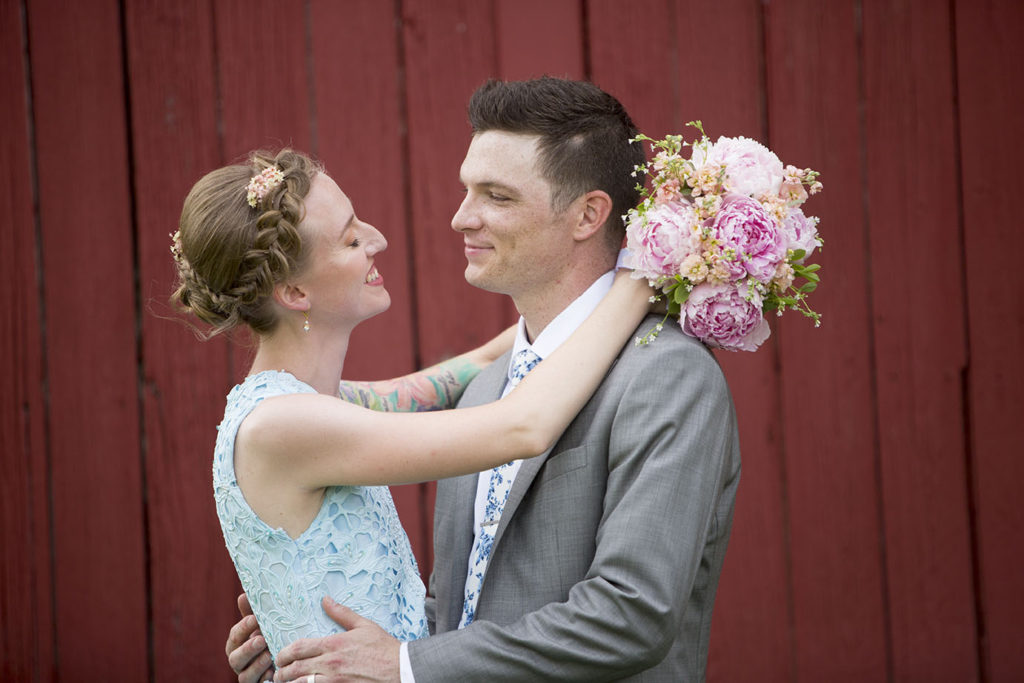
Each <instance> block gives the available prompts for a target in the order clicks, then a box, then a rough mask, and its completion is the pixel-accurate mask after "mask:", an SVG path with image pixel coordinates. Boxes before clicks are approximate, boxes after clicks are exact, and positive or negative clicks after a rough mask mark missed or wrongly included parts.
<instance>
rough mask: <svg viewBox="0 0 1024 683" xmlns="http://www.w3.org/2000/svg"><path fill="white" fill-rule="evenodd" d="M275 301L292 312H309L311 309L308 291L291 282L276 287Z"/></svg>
mask: <svg viewBox="0 0 1024 683" xmlns="http://www.w3.org/2000/svg"><path fill="white" fill-rule="evenodd" d="M274 301H276V302H277V303H278V304H279V305H281V306H283V307H284V308H287V309H288V310H291V311H308V310H309V307H310V302H309V295H308V294H307V293H306V290H304V289H303V288H302V287H301V286H299V285H296V284H294V283H291V282H282V283H279V284H277V285H275V286H274Z"/></svg>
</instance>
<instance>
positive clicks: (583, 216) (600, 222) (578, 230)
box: [572, 190, 612, 241]
mask: <svg viewBox="0 0 1024 683" xmlns="http://www.w3.org/2000/svg"><path fill="white" fill-rule="evenodd" d="M576 202H578V209H577V211H578V212H577V214H576V215H577V221H576V225H575V227H574V228H573V231H572V236H573V239H576V240H578V241H583V240H587V239H590V238H591V237H593V236H594V235H595V234H597V233H598V232H600V230H601V228H602V227H603V226H604V224H605V221H607V220H608V215H609V214H610V213H611V212H612V198H611V197H610V196H608V193H607V192H605V191H604V190H591V191H590V192H587V193H586V194H585V195H583V196H582V197H580V198H578V199H577V200H576Z"/></svg>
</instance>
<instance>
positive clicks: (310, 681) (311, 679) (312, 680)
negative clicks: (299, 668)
mask: <svg viewBox="0 0 1024 683" xmlns="http://www.w3.org/2000/svg"><path fill="white" fill-rule="evenodd" d="M306 683H316V674H309V675H308V676H306Z"/></svg>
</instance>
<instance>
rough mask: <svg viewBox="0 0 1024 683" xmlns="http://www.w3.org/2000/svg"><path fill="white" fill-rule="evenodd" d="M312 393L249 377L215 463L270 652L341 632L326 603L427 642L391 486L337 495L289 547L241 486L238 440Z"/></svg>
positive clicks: (237, 391) (230, 409)
mask: <svg viewBox="0 0 1024 683" xmlns="http://www.w3.org/2000/svg"><path fill="white" fill-rule="evenodd" d="M298 393H315V390H314V389H313V388H312V387H311V386H309V385H308V384H305V383H304V382H300V381H299V380H297V379H296V378H295V377H293V376H292V375H290V374H288V373H286V372H277V371H267V372H260V373H258V374H255V375H251V376H250V377H247V378H246V380H245V381H244V382H243V383H242V384H239V385H238V386H236V387H235V388H234V389H232V390H231V393H229V394H228V398H227V406H226V408H225V409H224V421H223V422H221V424H220V426H219V427H218V435H217V446H216V448H215V450H214V456H213V491H214V499H215V500H216V503H217V516H218V517H219V518H220V526H221V530H222V531H223V532H224V542H225V543H226V544H227V547H228V552H229V553H230V554H231V559H232V561H233V562H234V563H235V569H236V570H237V571H238V578H239V579H240V580H241V582H242V588H243V589H244V590H245V592H246V594H247V595H248V596H249V602H250V603H251V604H252V609H253V613H254V614H255V615H256V619H257V621H259V624H260V629H261V630H262V632H263V635H264V637H265V638H266V640H267V644H268V645H269V647H270V652H271V654H272V655H273V656H274V657H277V653H278V651H280V650H281V648H283V647H284V646H285V645H287V644H288V643H290V642H292V641H293V640H296V639H298V638H311V637H320V636H325V635H329V634H331V633H337V632H339V631H341V630H342V629H341V627H339V626H338V625H337V624H335V623H334V622H333V621H331V619H330V618H329V617H328V616H327V615H326V614H324V611H323V609H322V608H321V606H320V599H321V598H322V597H323V596H324V595H330V596H331V597H333V598H334V599H335V600H336V601H338V602H339V603H341V604H343V605H345V606H347V607H350V608H351V609H353V610H355V611H356V612H357V613H359V614H360V615H362V616H363V617H366V618H367V619H372V620H373V621H375V622H377V624H378V625H380V626H381V627H382V628H383V629H384V630H386V631H387V632H388V633H390V634H391V635H392V636H394V637H395V638H398V639H399V640H403V641H407V640H414V639H416V638H421V637H423V636H426V635H427V623H426V618H425V617H424V614H423V598H424V593H425V590H424V587H423V581H422V580H421V579H420V575H419V570H418V569H417V567H416V559H415V557H413V554H412V549H411V548H410V547H409V538H408V537H407V536H406V534H405V530H404V529H402V525H401V523H400V522H399V520H398V513H397V512H396V511H395V504H394V502H393V501H392V500H391V493H390V492H389V491H388V488H387V487H386V486H333V487H330V488H328V489H327V491H326V494H325V496H324V502H323V505H322V506H321V507H320V511H319V512H318V513H317V516H316V518H315V519H314V520H313V522H312V523H311V524H310V525H309V528H307V529H306V530H305V531H304V532H302V534H301V535H300V536H299V537H298V538H295V539H292V538H291V537H290V536H289V535H288V534H287V533H286V532H285V531H284V530H283V529H272V528H271V527H270V526H268V525H267V524H266V523H264V522H263V521H262V520H260V518H259V517H257V516H256V513H254V512H253V511H252V509H251V508H250V507H249V505H248V503H246V502H245V498H244V497H243V496H242V491H241V489H239V488H238V482H237V481H236V479H235V468H234V449H235V435H236V434H237V433H238V426H239V425H240V424H241V423H242V420H244V419H245V417H246V415H248V414H249V413H250V412H251V411H252V409H253V408H255V407H256V406H257V404H259V402H260V401H262V400H263V399H265V398H270V397H272V396H281V395H284V394H298Z"/></svg>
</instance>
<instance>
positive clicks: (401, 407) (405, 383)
mask: <svg viewBox="0 0 1024 683" xmlns="http://www.w3.org/2000/svg"><path fill="white" fill-rule="evenodd" d="M514 338H515V327H510V328H509V329H507V330H505V331H503V332H502V333H501V334H499V335H498V336H497V337H495V338H494V339H492V340H490V341H488V342H487V343H485V344H483V345H482V346H480V347H478V348H475V349H473V350H472V351H468V352H466V353H464V354H462V355H460V356H456V357H455V358H451V359H449V360H446V361H443V362H441V363H438V364H437V365H433V366H431V367H429V368H426V369H425V370H420V371H419V372H414V373H412V374H410V375H405V376H403V377H396V378H395V379H387V380H379V381H374V382H353V381H348V380H342V381H341V383H340V384H339V386H338V392H339V395H340V396H341V398H342V399H344V400H346V401H348V402H349V403H354V404H356V405H360V406H363V407H364V408H369V409H370V410H379V411H383V412H389V413H390V412H412V413H418V412H423V411H427V410H443V409H445V408H454V407H455V404H456V403H457V402H458V400H459V398H460V397H461V396H462V392H463V391H464V390H465V389H466V386H467V385H468V384H469V382H470V381H471V380H472V379H473V378H474V377H476V376H477V374H479V372H480V371H481V370H483V369H484V368H485V367H486V366H487V365H489V364H490V363H492V362H493V361H494V360H496V359H497V358H498V357H500V356H501V355H502V354H503V353H505V352H506V351H508V349H509V348H510V347H511V346H512V340H513V339H514Z"/></svg>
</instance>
